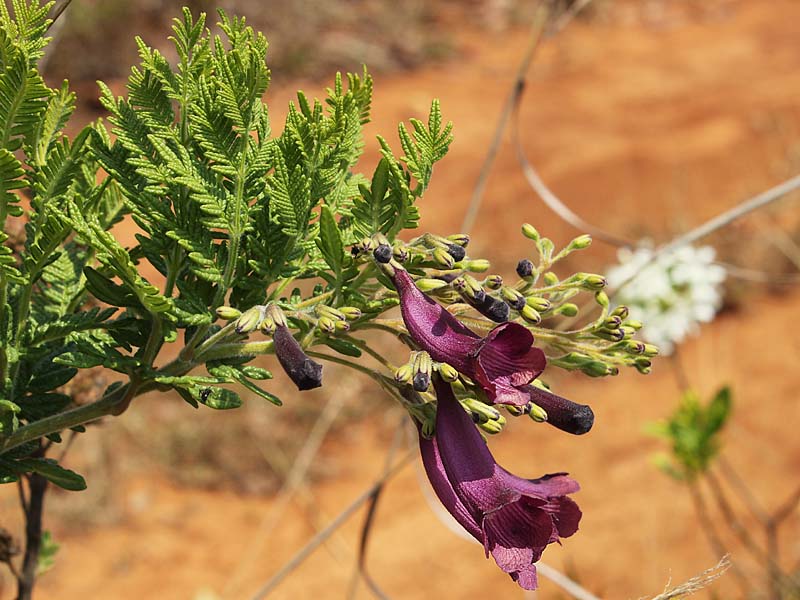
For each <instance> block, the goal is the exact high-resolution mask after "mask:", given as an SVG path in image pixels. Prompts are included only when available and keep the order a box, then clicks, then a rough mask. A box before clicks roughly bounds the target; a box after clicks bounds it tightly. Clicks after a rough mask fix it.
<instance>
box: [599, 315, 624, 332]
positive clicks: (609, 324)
mask: <svg viewBox="0 0 800 600" xmlns="http://www.w3.org/2000/svg"><path fill="white" fill-rule="evenodd" d="M620 325H622V319H620V318H619V317H616V316H613V315H612V316H610V317H608V318H607V319H606V320H605V321H603V327H604V328H605V329H619V327H620Z"/></svg>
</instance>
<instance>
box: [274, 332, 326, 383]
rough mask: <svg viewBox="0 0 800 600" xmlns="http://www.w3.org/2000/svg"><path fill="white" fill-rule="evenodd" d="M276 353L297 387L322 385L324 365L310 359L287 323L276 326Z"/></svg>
mask: <svg viewBox="0 0 800 600" xmlns="http://www.w3.org/2000/svg"><path fill="white" fill-rule="evenodd" d="M272 341H273V342H274V343H275V355H276V356H277V357H278V362H279V363H281V367H283V370H284V371H286V374H287V375H288V376H289V377H290V378H291V380H292V381H294V384H295V385H296V386H297V389H298V390H300V391H303V390H313V389H314V388H318V387H319V386H321V385H322V365H321V364H319V363H318V362H316V361H314V360H312V359H310V358H309V357H308V355H306V353H305V352H303V348H302V347H301V346H300V344H299V343H298V341H297V340H296V339H294V336H293V335H292V332H291V331H289V328H288V327H286V325H278V326H277V327H275V333H273V334H272Z"/></svg>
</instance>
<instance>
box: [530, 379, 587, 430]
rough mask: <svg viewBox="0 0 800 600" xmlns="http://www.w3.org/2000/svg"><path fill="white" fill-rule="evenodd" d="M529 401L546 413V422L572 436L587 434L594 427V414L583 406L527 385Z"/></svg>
mask: <svg viewBox="0 0 800 600" xmlns="http://www.w3.org/2000/svg"><path fill="white" fill-rule="evenodd" d="M527 389H528V391H529V392H530V395H531V399H532V400H533V401H534V402H535V403H536V404H538V405H539V406H541V407H542V408H543V409H544V410H545V412H547V422H548V423H549V424H550V425H552V426H553V427H556V428H558V429H560V430H561V431H566V432H567V433H571V434H573V435H583V434H584V433H588V432H589V430H590V429H591V428H592V425H594V412H593V411H592V409H591V407H589V406H587V405H585V404H577V403H575V402H572V401H571V400H567V399H566V398H562V397H561V396H556V395H555V394H553V393H552V392H548V391H546V390H543V389H541V388H538V387H536V386H535V385H529V386H528V388H527Z"/></svg>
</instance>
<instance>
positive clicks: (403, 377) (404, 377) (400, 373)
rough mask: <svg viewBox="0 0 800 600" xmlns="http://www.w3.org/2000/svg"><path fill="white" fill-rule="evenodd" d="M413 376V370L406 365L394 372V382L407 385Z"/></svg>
mask: <svg viewBox="0 0 800 600" xmlns="http://www.w3.org/2000/svg"><path fill="white" fill-rule="evenodd" d="M413 376H414V370H413V369H412V368H411V365H410V364H408V363H406V364H404V365H402V366H400V367H398V369H397V370H396V371H395V372H394V380H395V381H396V382H397V383H408V382H409V381H411V378H412V377H413Z"/></svg>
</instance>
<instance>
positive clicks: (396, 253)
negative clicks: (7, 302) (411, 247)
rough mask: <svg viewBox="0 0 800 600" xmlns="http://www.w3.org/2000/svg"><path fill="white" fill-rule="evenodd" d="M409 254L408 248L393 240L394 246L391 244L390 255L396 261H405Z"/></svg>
mask: <svg viewBox="0 0 800 600" xmlns="http://www.w3.org/2000/svg"><path fill="white" fill-rule="evenodd" d="M409 255H410V253H409V251H408V249H407V248H406V247H405V246H404V245H403V244H402V243H401V242H395V243H394V246H392V256H393V257H394V259H395V260H396V261H397V262H401V263H404V262H406V261H407V260H408V257H409Z"/></svg>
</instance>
